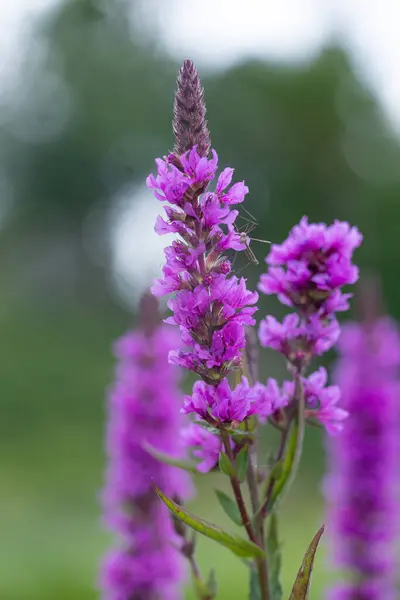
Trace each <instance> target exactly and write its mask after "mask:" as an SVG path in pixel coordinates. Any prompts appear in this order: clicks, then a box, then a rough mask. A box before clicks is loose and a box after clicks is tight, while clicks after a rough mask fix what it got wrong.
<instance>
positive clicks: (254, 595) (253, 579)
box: [249, 569, 261, 600]
mask: <svg viewBox="0 0 400 600" xmlns="http://www.w3.org/2000/svg"><path fill="white" fill-rule="evenodd" d="M249 600H261V590H260V580H259V578H258V573H257V571H255V570H254V569H250V593H249Z"/></svg>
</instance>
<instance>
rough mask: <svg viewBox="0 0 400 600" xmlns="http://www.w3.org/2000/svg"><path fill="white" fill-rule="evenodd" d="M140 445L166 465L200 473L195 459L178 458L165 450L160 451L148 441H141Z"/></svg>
mask: <svg viewBox="0 0 400 600" xmlns="http://www.w3.org/2000/svg"><path fill="white" fill-rule="evenodd" d="M142 447H143V448H144V449H145V450H146V452H148V453H149V454H150V455H151V456H152V457H153V458H156V459H157V460H159V461H160V462H162V463H165V464H166V465H170V466H171V467H177V468H178V469H183V470H184V471H189V472H190V473H196V474H197V475H201V474H202V473H200V472H199V471H198V470H197V465H198V464H199V462H198V461H195V460H184V459H180V458H176V457H174V456H171V455H170V454H167V453H166V452H162V451H161V450H157V448H155V447H154V446H152V445H151V444H149V443H148V442H143V444H142Z"/></svg>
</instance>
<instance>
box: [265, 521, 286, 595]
mask: <svg viewBox="0 0 400 600" xmlns="http://www.w3.org/2000/svg"><path fill="white" fill-rule="evenodd" d="M267 556H268V567H269V585H270V593H271V600H281V599H282V596H283V590H282V585H281V581H280V575H281V567H282V556H281V549H280V544H279V539H278V517H277V515H276V513H272V515H271V516H270V518H269V520H268V532H267Z"/></svg>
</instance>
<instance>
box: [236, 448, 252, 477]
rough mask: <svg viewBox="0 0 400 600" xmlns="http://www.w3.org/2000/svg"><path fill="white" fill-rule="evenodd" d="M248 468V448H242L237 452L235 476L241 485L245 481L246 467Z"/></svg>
mask: <svg viewBox="0 0 400 600" xmlns="http://www.w3.org/2000/svg"><path fill="white" fill-rule="evenodd" d="M248 466H249V447H248V446H247V445H246V446H243V448H242V449H241V450H240V451H239V453H238V455H237V457H236V460H235V467H236V475H237V478H238V479H239V481H240V482H241V483H243V481H244V480H245V479H246V473H247V467H248Z"/></svg>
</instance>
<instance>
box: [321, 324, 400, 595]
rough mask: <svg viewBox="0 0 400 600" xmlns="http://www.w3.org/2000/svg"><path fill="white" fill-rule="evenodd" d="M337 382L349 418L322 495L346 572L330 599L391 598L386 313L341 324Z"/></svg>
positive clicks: (394, 457) (333, 446) (390, 329)
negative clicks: (346, 578) (347, 578)
mask: <svg viewBox="0 0 400 600" xmlns="http://www.w3.org/2000/svg"><path fill="white" fill-rule="evenodd" d="M339 349H340V360H339V362H338V364H337V369H336V381H337V383H338V384H339V386H340V388H341V390H342V402H343V406H344V408H345V409H346V410H348V411H349V417H348V419H347V421H346V423H345V427H344V429H343V432H342V434H341V436H340V437H339V438H329V439H328V440H327V450H328V475H327V476H326V479H325V483H324V492H325V497H326V501H327V504H328V515H327V521H326V522H327V523H328V525H329V527H330V532H331V540H332V562H333V564H334V565H335V566H337V567H340V568H345V569H347V570H349V571H350V572H351V579H350V582H349V583H347V584H342V585H340V586H338V587H334V588H333V589H332V590H330V594H329V598H332V600H364V599H365V600H378V599H379V600H394V599H395V598H397V593H396V589H395V588H396V585H395V580H396V575H397V572H398V569H397V568H396V560H395V554H394V551H395V549H394V543H395V540H396V536H397V535H398V533H399V527H398V526H399V520H398V515H399V509H400V506H399V500H398V488H397V486H398V484H397V480H398V474H399V472H400V464H399V445H398V425H399V423H398V419H397V418H396V416H397V415H398V406H399V397H400V387H399V379H398V368H399V365H400V337H399V332H398V329H397V327H396V325H395V324H394V323H393V322H392V321H391V320H389V319H387V318H379V319H376V320H375V321H371V320H369V321H368V322H365V323H363V324H362V325H359V324H356V323H352V324H348V325H346V326H345V328H344V330H343V334H342V337H341V339H340V342H339Z"/></svg>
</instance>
